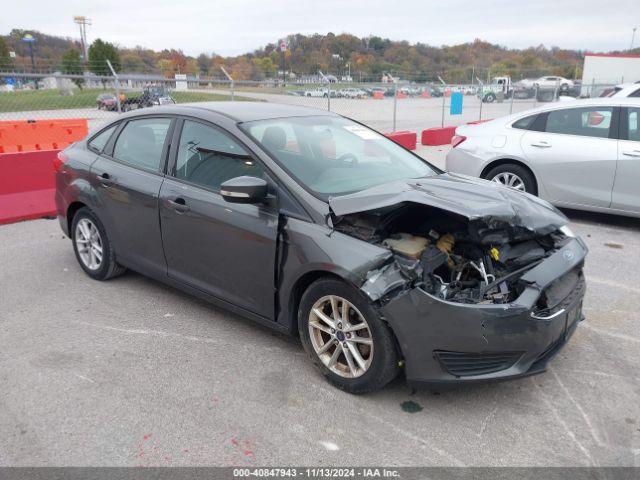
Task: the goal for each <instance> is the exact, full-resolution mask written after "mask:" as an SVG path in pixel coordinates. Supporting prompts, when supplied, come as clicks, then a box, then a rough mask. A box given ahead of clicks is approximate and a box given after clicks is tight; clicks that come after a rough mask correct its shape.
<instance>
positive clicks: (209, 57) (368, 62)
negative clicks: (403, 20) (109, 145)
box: [0, 29, 640, 86]
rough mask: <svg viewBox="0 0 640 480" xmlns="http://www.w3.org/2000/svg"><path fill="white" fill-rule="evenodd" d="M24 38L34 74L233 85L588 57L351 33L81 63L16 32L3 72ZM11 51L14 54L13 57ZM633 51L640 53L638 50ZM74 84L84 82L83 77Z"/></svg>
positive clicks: (2, 49) (532, 71) (63, 42)
mask: <svg viewBox="0 0 640 480" xmlns="http://www.w3.org/2000/svg"><path fill="white" fill-rule="evenodd" d="M26 33H31V34H32V35H33V36H34V37H36V39H37V43H36V47H35V52H34V55H35V57H36V58H35V64H36V69H37V70H41V71H45V70H46V71H55V70H59V71H61V72H63V73H72V74H80V73H82V72H84V71H86V70H89V71H91V72H93V73H95V74H97V75H109V74H110V70H109V68H108V66H107V64H106V60H107V59H109V60H110V61H111V63H112V65H113V67H114V69H115V70H116V71H118V72H127V73H154V74H162V75H164V76H167V77H173V75H175V74H176V73H184V74H187V75H202V76H215V77H222V72H221V69H220V67H222V66H224V67H225V68H226V70H227V71H228V72H229V73H230V74H231V76H232V77H233V78H234V79H236V80H256V81H260V80H264V79H268V78H277V77H279V76H281V75H289V76H290V77H294V76H295V77H300V76H304V75H316V74H317V73H318V71H323V72H324V73H327V74H329V73H331V74H334V75H336V76H341V77H345V76H348V75H350V76H351V77H352V78H353V79H354V80H375V79H379V78H380V77H381V76H382V75H384V74H392V75H395V76H398V77H401V78H404V79H407V80H415V81H418V82H423V81H435V80H437V79H438V77H440V78H442V79H444V80H445V81H446V82H448V83H468V82H471V81H475V80H476V78H474V77H478V78H480V79H481V80H483V81H486V80H487V78H488V77H491V76H496V75H510V76H511V77H512V78H514V80H518V79H521V78H525V77H536V76H540V75H546V74H553V75H561V76H564V77H569V78H573V77H574V76H580V74H581V72H580V68H581V66H582V60H583V56H584V52H583V51H580V50H570V49H562V48H559V47H550V48H547V47H545V46H543V45H539V46H536V47H530V48H526V49H510V48H507V47H504V46H501V45H495V44H491V43H489V42H486V41H483V40H479V39H477V40H474V41H473V42H468V43H464V44H460V45H453V46H447V45H444V46H440V47H435V46H430V45H427V44H424V43H416V44H411V43H409V42H406V41H394V40H390V39H387V38H382V37H379V36H369V37H364V38H360V37H357V36H355V35H350V34H346V33H343V34H339V35H335V34H333V33H328V34H326V35H320V34H314V35H302V34H294V35H289V36H288V37H286V38H285V39H284V40H285V42H286V45H287V49H286V51H285V52H281V51H280V49H279V46H278V45H277V44H276V43H269V44H267V45H265V46H264V47H262V48H259V49H256V50H255V51H253V52H249V53H246V54H243V55H238V56H232V57H223V56H220V55H217V54H215V53H201V54H200V55H198V56H196V57H193V56H189V55H186V54H185V53H184V52H183V51H182V50H179V49H165V50H161V51H155V50H151V49H148V48H143V47H140V46H137V47H134V48H123V47H119V46H117V45H115V44H112V43H110V42H107V41H103V40H101V39H96V40H95V41H94V42H93V43H92V44H91V46H90V47H89V49H88V50H89V51H88V58H87V59H86V60H85V59H83V58H82V52H81V46H80V44H79V42H77V41H76V40H73V39H71V38H62V37H54V36H50V35H46V34H42V33H40V32H34V31H26V30H18V29H14V30H12V31H11V32H10V33H9V35H6V36H0V68H2V69H10V68H11V67H14V68H19V67H21V68H23V69H28V68H30V58H29V52H28V49H27V45H26V44H25V43H24V42H21V39H22V38H23V36H24V35H25V34H26ZM9 51H14V52H16V57H15V58H10V57H9ZM635 51H638V52H640V49H636V50H635ZM76 83H78V85H79V86H80V85H81V80H78V81H77V82H76Z"/></svg>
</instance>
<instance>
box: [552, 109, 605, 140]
mask: <svg viewBox="0 0 640 480" xmlns="http://www.w3.org/2000/svg"><path fill="white" fill-rule="evenodd" d="M612 117H613V107H585V108H567V109H563V110H553V111H551V112H549V113H548V116H547V126H546V128H545V131H546V132H548V133H562V134H565V135H580V136H582V137H599V138H608V137H609V128H610V127H611V119H612Z"/></svg>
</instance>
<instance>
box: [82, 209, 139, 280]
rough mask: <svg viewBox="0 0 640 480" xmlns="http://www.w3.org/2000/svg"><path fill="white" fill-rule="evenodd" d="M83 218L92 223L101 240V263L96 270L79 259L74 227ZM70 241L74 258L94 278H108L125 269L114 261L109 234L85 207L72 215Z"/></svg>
mask: <svg viewBox="0 0 640 480" xmlns="http://www.w3.org/2000/svg"><path fill="white" fill-rule="evenodd" d="M83 218H87V219H89V220H90V221H91V223H93V224H94V225H95V226H96V228H97V229H98V232H99V234H100V239H101V242H102V263H101V265H100V267H99V268H98V269H96V270H91V269H89V268H88V267H87V266H86V265H85V264H84V262H83V261H82V260H81V259H80V254H79V253H78V245H77V243H76V228H77V226H78V222H80V220H82V219H83ZM70 235H71V242H72V243H73V251H74V252H75V254H76V259H77V260H78V263H79V264H80V267H81V268H82V269H83V270H84V272H85V273H86V274H87V275H89V276H90V277H91V278H93V279H94V280H108V279H110V278H113V277H117V276H118V275H121V274H123V273H124V272H125V271H126V270H127V269H126V268H125V267H123V266H122V265H119V264H118V263H117V262H116V256H115V252H114V251H113V247H112V246H111V242H110V241H109V236H108V235H107V231H106V230H105V228H104V225H102V222H101V221H100V219H99V218H98V217H97V216H96V215H95V214H94V213H93V212H92V211H91V210H90V209H89V208H87V207H83V208H81V209H80V210H78V211H77V212H76V214H75V215H74V217H73V221H72V222H71V232H70Z"/></svg>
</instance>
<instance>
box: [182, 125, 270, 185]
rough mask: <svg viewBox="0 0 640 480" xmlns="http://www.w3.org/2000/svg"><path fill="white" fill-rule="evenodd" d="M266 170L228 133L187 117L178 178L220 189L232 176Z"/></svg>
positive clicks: (258, 175)
mask: <svg viewBox="0 0 640 480" xmlns="http://www.w3.org/2000/svg"><path fill="white" fill-rule="evenodd" d="M263 174H264V170H263V169H262V166H261V165H260V164H259V163H258V162H257V161H256V160H254V159H253V158H252V157H251V156H249V154H248V153H247V151H246V150H245V149H244V148H243V147H241V146H240V145H239V144H238V143H237V142H236V141H235V140H234V139H233V138H231V137H230V136H229V135H226V134H225V133H223V132H221V131H219V130H217V129H215V128H212V127H209V126H207V125H203V124H202V123H198V122H192V121H190V120H185V122H184V126H183V128H182V133H181V134H180V144H179V146H178V157H177V159H176V166H175V173H174V176H175V177H176V178H177V179H180V180H185V181H188V182H191V183H195V184H196V185H200V186H203V187H206V188H210V189H212V190H215V191H218V190H220V185H221V184H222V183H224V182H226V181H227V180H230V179H232V178H235V177H241V176H243V175H247V176H251V177H262V176H263Z"/></svg>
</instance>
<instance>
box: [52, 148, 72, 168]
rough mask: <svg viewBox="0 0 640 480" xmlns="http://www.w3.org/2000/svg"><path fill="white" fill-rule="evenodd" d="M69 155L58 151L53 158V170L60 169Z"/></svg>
mask: <svg viewBox="0 0 640 480" xmlns="http://www.w3.org/2000/svg"><path fill="white" fill-rule="evenodd" d="M67 160H69V157H68V156H67V155H66V154H65V153H64V152H58V155H56V158H54V159H53V170H54V171H56V172H59V171H60V170H62V166H63V165H64V164H65V163H67Z"/></svg>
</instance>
